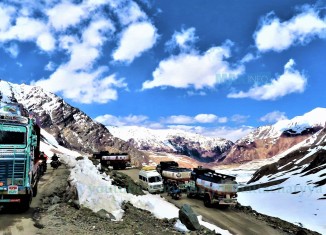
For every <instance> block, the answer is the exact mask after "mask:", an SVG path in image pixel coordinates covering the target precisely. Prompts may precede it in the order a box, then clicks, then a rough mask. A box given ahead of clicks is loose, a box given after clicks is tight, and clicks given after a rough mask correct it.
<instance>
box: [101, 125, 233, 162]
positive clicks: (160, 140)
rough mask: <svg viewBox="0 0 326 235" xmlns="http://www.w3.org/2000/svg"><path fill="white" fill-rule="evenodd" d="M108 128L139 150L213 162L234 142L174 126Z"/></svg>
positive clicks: (221, 156) (114, 134)
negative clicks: (160, 128)
mask: <svg viewBox="0 0 326 235" xmlns="http://www.w3.org/2000/svg"><path fill="white" fill-rule="evenodd" d="M107 128H108V129H109V131H110V133H112V135H113V136H115V137H118V138H120V139H122V140H125V141H127V142H129V143H130V144H132V145H133V146H135V147H136V148H138V149H140V150H148V151H153V152H166V153H177V154H182V155H186V156H189V157H192V158H194V159H196V160H199V161H202V162H213V161H216V160H218V159H220V158H223V157H225V154H226V153H227V152H228V150H229V149H230V148H231V146H232V145H233V143H232V142H231V141H229V140H226V139H222V138H212V137H205V136H202V135H199V134H195V133H189V132H186V131H183V130H176V129H164V130H163V129H162V130H154V129H149V128H145V127H138V126H124V127H113V126H108V127H107Z"/></svg>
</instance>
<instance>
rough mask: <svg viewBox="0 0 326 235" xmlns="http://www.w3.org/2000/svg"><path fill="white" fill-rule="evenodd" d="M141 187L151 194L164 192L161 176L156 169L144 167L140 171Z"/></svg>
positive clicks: (139, 181) (139, 180)
mask: <svg viewBox="0 0 326 235" xmlns="http://www.w3.org/2000/svg"><path fill="white" fill-rule="evenodd" d="M138 183H139V185H140V186H141V187H142V188H143V189H145V190H147V191H148V192H150V193H161V192H163V191H164V188H163V181H162V177H161V175H160V174H159V173H158V172H157V171H156V170H155V167H150V166H144V167H143V168H142V169H141V170H140V171H139V177H138Z"/></svg>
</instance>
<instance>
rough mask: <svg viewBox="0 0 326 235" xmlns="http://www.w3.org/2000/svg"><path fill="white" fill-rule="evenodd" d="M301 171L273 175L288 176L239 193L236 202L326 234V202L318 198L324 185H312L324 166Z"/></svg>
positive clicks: (320, 196)
mask: <svg viewBox="0 0 326 235" xmlns="http://www.w3.org/2000/svg"><path fill="white" fill-rule="evenodd" d="M310 154H311V153H309V154H307V155H310ZM299 161H301V160H299ZM301 170H302V169H298V170H295V171H289V172H279V173H277V174H274V175H273V178H275V179H282V178H289V179H288V180H286V181H285V182H283V183H281V184H278V185H275V186H271V187H267V188H261V189H258V190H254V191H248V192H240V193H238V201H239V202H240V203H241V204H242V205H244V206H251V207H252V208H253V209H254V210H256V211H258V212H260V213H262V214H266V215H269V216H274V217H278V218H280V219H283V220H285V221H288V222H291V223H294V224H297V225H299V226H302V227H305V228H308V229H311V230H314V231H317V232H319V233H321V234H326V223H325V218H326V203H325V199H320V198H324V195H326V186H325V185H324V186H320V187H315V185H314V183H315V182H317V181H319V180H321V179H322V177H320V176H322V175H325V174H326V169H324V170H321V171H319V172H318V173H317V174H311V175H307V176H304V175H303V174H304V173H300V172H301ZM269 179H270V178H269V176H264V177H262V178H261V179H259V181H257V182H254V183H253V184H252V185H255V184H259V183H265V182H268V181H269Z"/></svg>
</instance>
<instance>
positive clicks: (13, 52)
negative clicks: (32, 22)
mask: <svg viewBox="0 0 326 235" xmlns="http://www.w3.org/2000/svg"><path fill="white" fill-rule="evenodd" d="M3 48H4V50H5V52H7V53H8V54H9V55H10V56H11V57H12V58H16V57H17V56H18V54H19V47H18V45H17V44H16V43H10V44H9V45H4V46H3Z"/></svg>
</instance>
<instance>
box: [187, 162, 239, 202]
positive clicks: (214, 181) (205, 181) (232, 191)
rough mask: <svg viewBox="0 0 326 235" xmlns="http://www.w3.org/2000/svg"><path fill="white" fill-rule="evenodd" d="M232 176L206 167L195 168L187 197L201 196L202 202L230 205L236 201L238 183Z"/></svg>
mask: <svg viewBox="0 0 326 235" xmlns="http://www.w3.org/2000/svg"><path fill="white" fill-rule="evenodd" d="M235 179H236V178H235V177H234V176H230V175H225V174H220V173H217V172H215V171H214V170H211V169H208V168H201V167H199V168H195V169H193V171H192V174H191V180H190V183H189V185H188V189H187V196H188V197H195V196H196V197H201V198H203V200H204V204H205V206H207V207H210V206H211V205H212V204H218V205H224V206H230V205H235V204H236V203H237V199H236V198H237V191H238V184H237V182H236V181H235Z"/></svg>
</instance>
